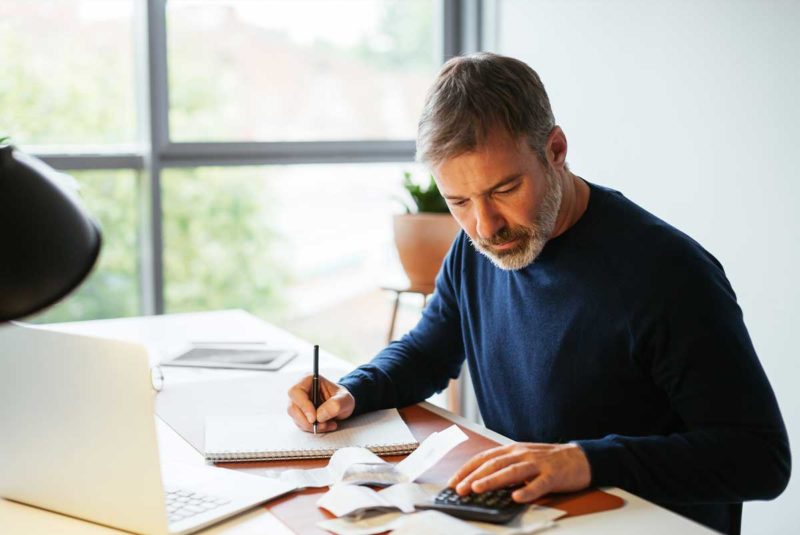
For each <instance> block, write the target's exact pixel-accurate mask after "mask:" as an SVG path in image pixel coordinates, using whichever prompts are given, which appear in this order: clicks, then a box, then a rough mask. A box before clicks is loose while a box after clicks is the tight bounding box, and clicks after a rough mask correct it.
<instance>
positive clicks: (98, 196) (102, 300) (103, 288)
mask: <svg viewBox="0 0 800 535" xmlns="http://www.w3.org/2000/svg"><path fill="white" fill-rule="evenodd" d="M72 174H73V176H75V178H76V179H77V180H78V182H79V184H80V187H81V189H80V194H81V198H82V200H83V204H84V206H85V207H86V209H87V210H88V211H89V213H91V214H92V216H93V217H94V218H95V219H96V220H97V221H98V223H99V224H100V228H101V229H102V232H103V245H102V249H101V250H100V258H99V259H98V261H97V264H96V265H95V267H94V271H93V272H92V273H91V274H90V275H89V277H88V278H87V279H86V280H85V281H84V282H83V284H82V285H81V286H80V287H79V288H78V289H77V290H76V291H74V292H73V293H72V294H71V295H70V296H69V297H68V298H67V299H65V300H63V301H61V302H60V303H57V304H56V305H55V306H53V307H51V308H50V309H48V310H46V311H45V312H43V313H42V314H40V315H38V316H34V318H33V321H34V322H35V323H51V322H59V321H76V320H82V319H99V318H115V317H122V316H135V315H137V314H138V313H139V282H138V276H137V274H138V270H137V255H136V251H137V249H136V243H137V235H136V227H137V220H138V215H137V210H136V206H137V201H136V196H137V193H136V178H137V175H136V173H134V172H133V171H81V172H77V173H72Z"/></svg>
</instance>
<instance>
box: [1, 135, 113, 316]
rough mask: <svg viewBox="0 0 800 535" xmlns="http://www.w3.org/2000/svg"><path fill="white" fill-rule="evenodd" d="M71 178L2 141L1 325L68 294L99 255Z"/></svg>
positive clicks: (93, 227) (95, 233) (93, 226)
mask: <svg viewBox="0 0 800 535" xmlns="http://www.w3.org/2000/svg"><path fill="white" fill-rule="evenodd" d="M72 180H73V179H72V178H71V177H69V176H67V175H64V174H63V173H59V172H58V171H55V170H54V169H52V168H51V167H49V166H47V165H46V164H45V163H43V162H42V161H40V160H38V159H36V158H34V157H32V156H29V155H27V154H24V153H22V152H20V151H19V150H17V149H15V148H14V147H13V146H11V145H4V144H3V143H2V142H1V141H0V322H4V321H10V320H14V319H18V318H23V317H25V316H29V315H31V314H33V313H34V312H38V311H40V310H42V309H44V308H46V307H48V306H50V305H52V304H54V303H56V302H57V301H59V300H61V299H62V298H63V297H65V296H66V295H67V294H69V293H70V292H71V291H72V290H73V289H74V288H75V287H76V286H78V285H79V284H80V283H81V281H83V279H84V278H85V277H86V275H87V274H88V273H89V271H91V269H92V266H93V265H94V263H95V260H97V255H98V254H99V253H100V242H101V235H100V229H99V227H98V225H97V223H95V222H94V220H92V218H91V217H90V216H89V215H88V214H87V212H86V211H85V210H84V209H83V207H82V206H81V204H80V201H79V199H78V196H77V193H76V192H75V191H74V187H71V186H70V182H71V181H72Z"/></svg>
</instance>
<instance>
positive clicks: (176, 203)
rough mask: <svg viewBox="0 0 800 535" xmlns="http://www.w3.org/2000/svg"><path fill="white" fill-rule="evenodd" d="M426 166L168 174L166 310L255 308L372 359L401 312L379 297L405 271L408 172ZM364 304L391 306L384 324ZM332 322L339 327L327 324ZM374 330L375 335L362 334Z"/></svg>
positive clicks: (383, 311)
mask: <svg viewBox="0 0 800 535" xmlns="http://www.w3.org/2000/svg"><path fill="white" fill-rule="evenodd" d="M415 167H416V166H413V165H410V164H408V165H406V164H340V165H330V164H322V165H284V166H259V167H237V168H230V167H201V168H195V169H170V170H168V171H166V172H165V173H164V179H163V183H162V184H163V192H164V204H163V206H164V218H163V220H164V266H165V288H164V289H165V301H166V302H165V308H166V311H167V312H182V311H192V310H209V309H221V308H235V307H240V308H245V309H247V310H249V311H250V312H253V313H256V314H258V315H260V316H262V317H265V318H268V319H269V320H270V321H273V322H276V323H278V324H279V325H282V326H283V327H285V328H287V329H288V330H290V331H293V332H296V333H298V334H301V333H306V334H308V335H309V336H313V337H314V338H315V339H317V340H318V342H319V343H321V344H323V345H324V346H325V347H326V348H328V350H330V351H334V352H337V353H338V354H341V355H348V356H350V357H351V358H357V359H362V360H363V359H367V358H369V357H371V356H372V354H374V352H375V351H377V350H378V349H379V348H380V346H381V344H383V343H384V342H385V341H384V339H383V336H384V335H385V330H386V326H387V324H388V319H389V314H390V309H389V306H388V304H385V303H384V301H385V299H383V298H382V297H381V296H380V295H378V296H377V298H376V293H377V294H379V288H380V286H381V284H385V283H387V282H389V281H390V280H391V279H393V278H396V277H399V276H400V275H401V272H399V271H398V270H399V268H398V263H397V260H396V252H395V249H394V244H393V237H392V214H393V213H399V212H400V204H399V203H398V202H397V200H396V199H397V197H399V196H400V195H401V194H402V188H401V184H402V176H403V171H405V170H413V169H414V168H415ZM365 301H369V303H371V305H372V306H373V307H377V308H379V309H380V313H379V314H378V317H377V318H375V322H376V323H375V324H374V325H372V324H370V325H367V324H363V323H362V322H363V321H368V320H364V319H358V320H356V319H355V318H356V317H359V318H361V317H362V316H361V315H358V314H356V315H354V314H349V313H348V311H356V310H358V311H363V310H364V307H368V306H369V304H367V303H365ZM337 316H338V317H337ZM331 322H333V323H335V324H336V327H335V328H327V327H326V326H325V325H324V324H327V323H331ZM370 332H371V333H376V334H369V333H370ZM365 335H366V336H367V337H368V338H371V340H368V341H356V339H357V338H358V337H359V336H365ZM320 336H322V338H323V339H320ZM376 338H377V340H376Z"/></svg>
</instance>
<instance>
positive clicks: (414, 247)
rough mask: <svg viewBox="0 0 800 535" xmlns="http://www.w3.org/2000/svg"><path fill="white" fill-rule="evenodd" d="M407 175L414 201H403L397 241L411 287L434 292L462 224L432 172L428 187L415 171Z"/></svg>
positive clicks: (396, 224) (396, 220)
mask: <svg viewBox="0 0 800 535" xmlns="http://www.w3.org/2000/svg"><path fill="white" fill-rule="evenodd" d="M403 176H404V181H403V186H404V187H405V190H406V192H407V193H408V196H409V197H410V199H411V202H410V203H409V202H403V205H404V206H405V209H406V213H405V214H398V215H395V216H394V242H395V245H396V246H397V252H398V254H399V255H400V263H401V264H402V265H403V269H404V270H405V272H406V276H407V277H408V280H409V282H410V283H411V287H412V288H414V289H417V290H420V291H423V292H425V293H432V292H433V286H434V282H435V280H436V274H437V273H438V272H439V268H440V267H441V265H442V260H444V257H445V255H446V254H447V251H448V249H449V248H450V244H451V243H452V242H453V239H455V236H456V234H458V231H459V228H460V227H459V225H458V223H457V222H456V220H455V219H453V216H451V215H450V211H449V210H448V208H447V203H446V202H445V200H444V199H443V198H442V196H441V195H440V194H439V189H438V188H437V187H436V182H435V181H434V180H433V176H432V175H431V177H430V182H429V183H428V185H427V187H423V186H420V185H417V184H415V183H414V182H413V181H412V180H411V173H408V172H406V173H404V174H403Z"/></svg>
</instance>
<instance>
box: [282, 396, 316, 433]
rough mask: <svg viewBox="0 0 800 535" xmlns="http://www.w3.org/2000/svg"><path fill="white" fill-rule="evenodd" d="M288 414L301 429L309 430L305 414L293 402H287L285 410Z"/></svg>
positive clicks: (309, 425) (309, 426)
mask: <svg viewBox="0 0 800 535" xmlns="http://www.w3.org/2000/svg"><path fill="white" fill-rule="evenodd" d="M286 412H287V413H288V414H289V416H290V417H291V418H292V420H294V424H295V425H296V426H297V427H299V428H300V429H302V430H303V431H311V424H310V423H308V419H306V415H305V414H303V411H301V410H300V408H299V407H298V406H297V405H295V404H294V403H289V408H288V409H287V410H286Z"/></svg>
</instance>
